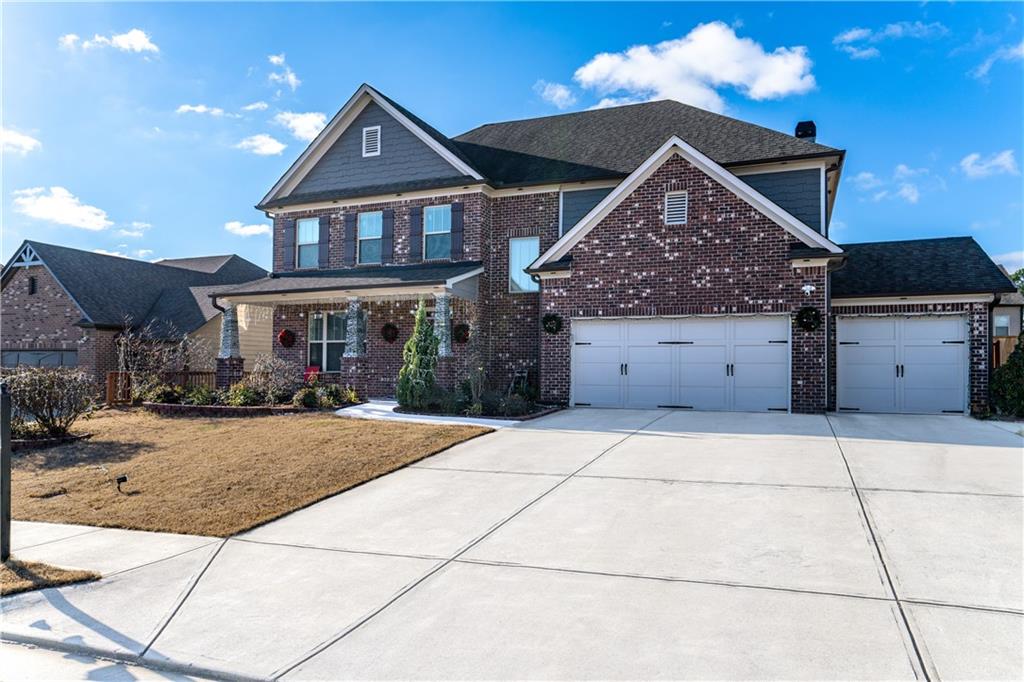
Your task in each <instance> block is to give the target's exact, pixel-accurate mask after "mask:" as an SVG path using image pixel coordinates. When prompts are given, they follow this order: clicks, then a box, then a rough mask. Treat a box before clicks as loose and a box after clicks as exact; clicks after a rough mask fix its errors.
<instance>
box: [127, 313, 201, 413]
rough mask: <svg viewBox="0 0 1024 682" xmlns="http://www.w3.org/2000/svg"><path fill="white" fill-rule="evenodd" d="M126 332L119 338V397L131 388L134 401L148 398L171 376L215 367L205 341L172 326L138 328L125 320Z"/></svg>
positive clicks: (148, 325)
mask: <svg viewBox="0 0 1024 682" xmlns="http://www.w3.org/2000/svg"><path fill="white" fill-rule="evenodd" d="M124 326H125V330H124V331H123V332H121V334H119V335H118V337H117V342H116V343H117V369H118V372H119V373H120V374H119V376H118V382H119V386H118V393H119V394H121V393H123V392H124V390H125V388H126V387H125V385H124V382H125V381H127V384H128V386H129V387H131V393H132V399H133V400H138V399H141V398H142V397H144V396H145V395H146V394H147V393H149V392H150V391H151V390H152V389H154V388H156V387H158V386H160V385H161V384H164V383H166V382H167V381H168V380H170V379H171V375H174V374H183V373H187V372H191V371H197V370H210V369H212V368H213V367H214V364H215V362H214V358H213V353H212V351H211V350H210V347H209V345H208V344H207V343H206V342H205V341H204V340H202V339H200V338H196V337H193V336H189V335H188V334H181V333H179V332H178V331H177V330H176V329H174V328H173V327H171V326H164V327H163V328H157V327H156V326H154V325H153V324H152V323H150V324H147V325H146V326H145V327H139V328H134V327H132V324H131V319H130V318H126V319H125V325H124Z"/></svg>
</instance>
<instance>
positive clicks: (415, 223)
mask: <svg viewBox="0 0 1024 682" xmlns="http://www.w3.org/2000/svg"><path fill="white" fill-rule="evenodd" d="M409 260H410V261H420V260H423V207H422V206H413V207H412V208H410V209H409Z"/></svg>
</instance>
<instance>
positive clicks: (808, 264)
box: [789, 258, 832, 268]
mask: <svg viewBox="0 0 1024 682" xmlns="http://www.w3.org/2000/svg"><path fill="white" fill-rule="evenodd" d="M831 262H832V259H831V258H801V259H800V260H792V261H790V263H789V264H790V266H791V267H794V268H824V267H828V264H829V263H831Z"/></svg>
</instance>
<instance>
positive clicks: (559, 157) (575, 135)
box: [453, 100, 843, 185]
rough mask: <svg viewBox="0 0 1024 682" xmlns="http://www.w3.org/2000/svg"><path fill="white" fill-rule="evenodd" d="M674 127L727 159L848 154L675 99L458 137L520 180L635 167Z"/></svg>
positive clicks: (473, 155) (721, 160)
mask: <svg viewBox="0 0 1024 682" xmlns="http://www.w3.org/2000/svg"><path fill="white" fill-rule="evenodd" d="M673 135H676V136H678V137H680V138H681V139H683V140H685V141H686V142H687V143H689V144H691V145H693V146H694V147H696V148H697V149H698V150H700V151H701V152H702V153H704V154H705V155H707V156H708V157H710V158H711V159H712V160H713V161H715V162H717V163H718V164H720V165H723V166H728V165H733V166H735V165H741V164H747V163H756V162H765V161H771V160H784V159H792V158H797V157H814V156H841V155H842V154H843V151H842V150H840V149H835V148H833V147H827V146H825V145H822V144H817V143H815V142H809V141H807V140H806V139H799V138H797V137H794V136H793V135H788V134H786V133H780V132H779V131H777V130H771V129H770V128H764V127H762V126H759V125H754V124H753V123H747V122H746V121H740V120H738V119H735V118H729V117H728V116H723V115H721V114H716V113H713V112H710V111H705V110H704V109H698V108H697V107H693V106H690V105H687V104H682V103H681V102H676V101H672V100H662V101H658V102H645V103H643V104H630V105H625V106H620V107H610V108H607V109H595V110H592V111H581V112H577V113H571V114H559V115H557V116H545V117H542V118H530V119H525V120H522V121H508V122H505V123H489V124H487V125H484V126H480V127H479V128H474V129H473V130H470V131H469V132H466V133H463V134H462V135H458V136H456V137H455V138H453V139H454V141H455V143H456V144H458V146H459V148H460V149H461V150H462V151H463V153H464V154H465V155H466V157H468V158H469V159H470V161H471V162H472V165H473V167H474V168H476V169H477V170H478V171H479V172H480V173H482V174H483V175H484V176H485V177H487V178H488V179H489V180H490V181H491V182H492V183H497V184H499V185H516V184H532V183H542V182H565V181H574V180H590V179H597V178H613V177H621V176H624V175H628V174H629V173H631V172H633V171H634V170H635V169H636V168H637V167H638V166H639V165H640V164H641V163H643V161H644V160H645V159H646V158H647V157H649V156H650V155H651V154H652V153H653V152H654V151H655V150H656V149H657V148H658V147H659V146H661V145H662V144H664V142H665V140H667V139H669V138H670V137H672V136H673Z"/></svg>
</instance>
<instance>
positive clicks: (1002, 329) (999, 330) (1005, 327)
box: [992, 315, 1010, 336]
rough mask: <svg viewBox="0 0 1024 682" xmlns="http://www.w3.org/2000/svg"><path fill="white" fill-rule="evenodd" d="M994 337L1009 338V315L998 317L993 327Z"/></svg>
mask: <svg viewBox="0 0 1024 682" xmlns="http://www.w3.org/2000/svg"><path fill="white" fill-rule="evenodd" d="M992 327H993V329H992V335H993V336H1009V335H1010V316H1009V315H996V316H995V322H994V323H993V325H992Z"/></svg>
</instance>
